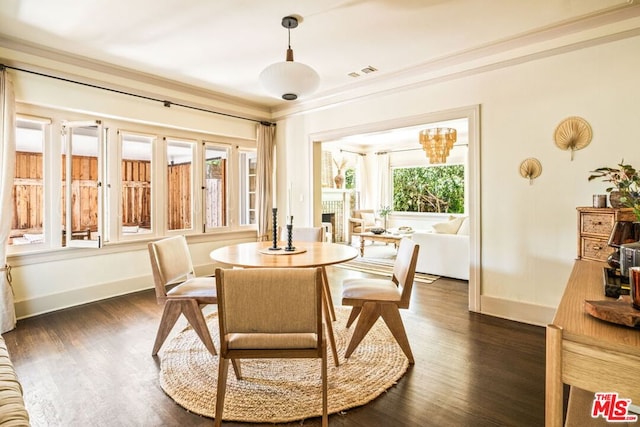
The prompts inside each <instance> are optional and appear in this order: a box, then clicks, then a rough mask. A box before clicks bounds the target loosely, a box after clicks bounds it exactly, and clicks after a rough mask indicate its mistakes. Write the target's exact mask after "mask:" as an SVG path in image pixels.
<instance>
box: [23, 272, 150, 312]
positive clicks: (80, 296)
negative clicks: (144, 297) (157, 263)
mask: <svg viewBox="0 0 640 427" xmlns="http://www.w3.org/2000/svg"><path fill="white" fill-rule="evenodd" d="M152 287H153V277H151V275H149V276H139V277H131V278H128V279H124V280H119V281H116V282H109V283H101V284H99V285H94V286H89V287H86V288H80V289H71V290H69V291H65V292H59V293H55V294H49V295H44V296H39V297H36V298H32V299H28V300H22V301H16V302H15V308H16V318H17V319H24V318H27V317H32V316H37V315H39V314H44V313H50V312H52V311H56V310H62V309H64V308H69V307H73V306H76V305H81V304H86V303H89V302H93V301H98V300H102V299H106V298H112V297H115V296H119V295H125V294H130V293H132V292H138V291H142V290H145V289H151V288H152Z"/></svg>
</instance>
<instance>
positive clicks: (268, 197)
mask: <svg viewBox="0 0 640 427" xmlns="http://www.w3.org/2000/svg"><path fill="white" fill-rule="evenodd" d="M257 146H258V161H257V165H256V175H257V176H256V178H257V179H256V193H257V197H256V203H257V211H258V241H268V240H271V238H272V237H273V236H272V234H271V222H272V216H273V215H272V211H271V208H272V207H273V194H274V191H275V186H274V183H273V181H274V170H275V167H274V161H275V153H274V152H275V146H276V127H275V126H274V125H265V124H262V123H259V124H258V128H257Z"/></svg>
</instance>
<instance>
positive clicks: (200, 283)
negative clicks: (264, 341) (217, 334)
mask: <svg viewBox="0 0 640 427" xmlns="http://www.w3.org/2000/svg"><path fill="white" fill-rule="evenodd" d="M147 246H148V249H149V257H150V259H151V270H152V271H153V281H154V283H155V288H156V300H157V301H158V304H164V310H163V312H162V319H161V320H160V326H159V328H158V333H157V334H156V341H155V343H154V344H153V351H152V353H151V354H152V355H153V356H155V355H156V354H158V351H160V347H162V344H163V343H164V341H165V340H166V339H167V336H168V335H169V332H171V329H172V328H173V326H174V325H175V323H176V321H177V320H178V317H180V314H184V316H185V317H186V318H187V320H188V321H189V324H190V325H191V327H193V329H194V330H195V331H196V333H197V334H198V336H199V337H200V339H201V340H202V342H203V343H204V345H205V347H206V348H207V349H208V350H209V352H210V353H211V354H213V355H215V354H217V353H216V348H215V346H214V344H213V340H212V339H211V334H210V333H209V329H208V328H207V322H206V320H205V318H204V314H203V313H202V307H203V306H205V305H207V304H217V302H218V298H217V295H216V284H215V278H213V277H196V275H195V272H194V269H193V264H192V262H191V255H190V254H189V247H188V246H187V240H186V238H185V237H184V236H174V237H167V238H165V239H162V240H158V241H156V242H150V243H149V244H148V245H147ZM176 283H178V284H177V285H176V286H174V287H172V288H171V289H170V290H169V291H167V286H168V285H172V284H176Z"/></svg>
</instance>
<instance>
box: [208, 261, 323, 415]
mask: <svg viewBox="0 0 640 427" xmlns="http://www.w3.org/2000/svg"><path fill="white" fill-rule="evenodd" d="M216 287H217V292H218V324H219V327H220V357H219V360H220V362H219V370H218V388H217V396H216V414H215V425H216V426H220V425H221V424H222V415H223V409H224V398H225V391H226V385H227V373H228V370H229V360H232V361H236V360H240V359H265V358H277V359H280V358H318V359H321V377H322V425H323V426H327V425H328V415H327V348H326V343H325V339H324V334H323V327H324V325H323V322H322V276H321V271H320V269H319V268H256V269H240V270H233V269H225V270H223V269H219V268H218V269H216ZM235 372H236V376H237V377H238V378H240V377H241V372H240V369H239V365H238V367H237V368H236V370H235Z"/></svg>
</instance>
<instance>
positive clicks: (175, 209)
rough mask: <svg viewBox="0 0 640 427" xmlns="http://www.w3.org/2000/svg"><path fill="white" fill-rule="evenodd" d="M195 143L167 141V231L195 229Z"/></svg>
mask: <svg viewBox="0 0 640 427" xmlns="http://www.w3.org/2000/svg"><path fill="white" fill-rule="evenodd" d="M195 146H196V145H195V143H194V142H188V141H180V140H176V139H167V229H168V230H191V229H193V197H192V194H193V182H194V180H193V156H194V150H195Z"/></svg>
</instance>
